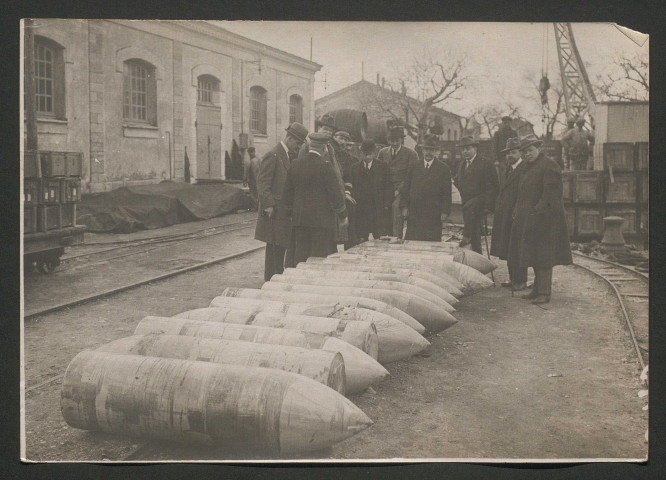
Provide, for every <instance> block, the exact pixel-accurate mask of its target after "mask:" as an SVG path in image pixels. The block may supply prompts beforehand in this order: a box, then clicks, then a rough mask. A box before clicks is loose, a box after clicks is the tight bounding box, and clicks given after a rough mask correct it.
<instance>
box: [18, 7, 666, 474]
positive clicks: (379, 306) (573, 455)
mask: <svg viewBox="0 0 666 480" xmlns="http://www.w3.org/2000/svg"><path fill="white" fill-rule="evenodd" d="M179 18H180V17H179ZM617 21H618V23H591V22H590V23H580V22H572V23H567V22H560V23H558V22H553V23H526V22H378V21H377V22H375V21H249V20H245V21H228V20H123V19H75V18H25V19H23V20H21V29H20V36H21V38H20V46H21V50H20V62H21V71H20V102H21V103H20V107H21V108H20V117H19V118H20V123H21V126H20V128H21V131H20V143H21V177H20V178H21V182H20V183H21V187H20V188H21V190H20V198H21V200H20V202H21V205H20V214H21V222H20V225H21V262H22V263H21V270H20V272H21V285H20V286H21V351H20V354H21V366H20V367H21V385H20V395H21V418H20V421H21V425H20V427H21V431H20V433H21V438H20V457H21V461H23V462H26V463H62V462H68V463H82V462H85V463H91V462H92V463H102V462H104V463H151V464H155V463H162V462H165V463H166V462H178V463H183V462H197V463H200V462H210V463H234V464H245V463H247V464H259V463H261V464H266V463H276V464H302V463H307V464H316V463H323V464H335V463H343V464H344V463H356V464H358V463H360V462H368V463H405V462H410V463H417V462H422V463H425V462H468V463H469V462H482V463H491V464H492V463H497V464H500V463H501V464H506V463H516V464H518V463H561V464H564V463H572V462H628V463H645V462H647V461H648V448H649V441H650V439H649V429H648V420H649V409H648V399H649V369H648V365H649V353H650V352H649V323H650V322H649V303H650V302H649V301H650V298H649V241H648V240H649V231H650V229H649V223H650V222H649V202H648V199H649V191H648V190H649V164H650V155H649V150H650V149H649V126H650V125H649V123H650V122H649V120H650V118H649V117H650V111H649V110H650V104H649V100H650V56H649V49H650V41H649V35H648V34H646V33H643V32H639V31H635V30H632V29H630V28H627V27H625V26H623V25H622V23H621V21H622V19H621V18H618V19H617ZM655 101H656V100H655ZM653 340H654V339H653ZM655 358H656V357H655ZM653 420H654V419H653Z"/></svg>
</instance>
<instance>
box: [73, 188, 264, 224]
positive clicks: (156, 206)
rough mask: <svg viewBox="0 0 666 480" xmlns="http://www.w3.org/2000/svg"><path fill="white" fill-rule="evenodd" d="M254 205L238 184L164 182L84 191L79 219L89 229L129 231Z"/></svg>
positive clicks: (181, 221)
mask: <svg viewBox="0 0 666 480" xmlns="http://www.w3.org/2000/svg"><path fill="white" fill-rule="evenodd" d="M249 208H251V204H250V199H249V197H248V196H247V194H246V193H244V192H243V191H242V190H241V189H240V188H239V186H236V185H227V184H223V183H213V184H206V185H190V184H188V183H174V182H162V183H159V184H156V185H140V186H134V187H121V188H117V189H115V190H112V191H110V192H104V193H93V194H88V195H84V196H83V198H82V199H81V203H79V205H78V215H77V223H79V224H82V225H86V226H87V227H88V231H89V232H116V233H130V232H135V231H137V230H144V229H153V228H162V227H167V226H169V225H174V224H176V223H183V222H191V221H194V220H205V219H208V218H213V217H219V216H222V215H225V214H227V213H232V212H235V211H237V210H245V209H249Z"/></svg>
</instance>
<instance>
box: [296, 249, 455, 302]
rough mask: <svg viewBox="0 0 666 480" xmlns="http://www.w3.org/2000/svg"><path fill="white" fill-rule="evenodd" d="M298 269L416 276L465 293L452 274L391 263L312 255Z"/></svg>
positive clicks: (448, 290) (445, 288)
mask: <svg viewBox="0 0 666 480" xmlns="http://www.w3.org/2000/svg"><path fill="white" fill-rule="evenodd" d="M296 269H315V270H326V271H347V272H361V273H379V274H389V275H390V274H395V275H406V276H410V277H416V278H418V279H422V280H424V281H427V282H432V283H434V284H435V285H437V286H438V287H440V288H443V289H444V290H446V291H447V292H449V293H450V294H451V295H454V296H456V297H461V296H462V295H463V292H462V290H460V289H461V288H465V287H464V286H463V284H462V283H460V282H459V281H458V280H456V279H455V278H453V277H452V276H450V275H446V276H443V275H435V274H433V273H430V272H425V271H423V270H418V271H413V270H409V269H406V268H399V267H391V266H389V265H385V266H380V265H369V264H358V265H355V264H352V263H349V262H339V261H337V260H336V259H334V258H331V259H328V258H320V257H310V258H309V259H308V261H307V262H301V263H299V264H298V265H296Z"/></svg>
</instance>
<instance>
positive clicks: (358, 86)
mask: <svg viewBox="0 0 666 480" xmlns="http://www.w3.org/2000/svg"><path fill="white" fill-rule="evenodd" d="M361 88H372V89H374V90H376V91H380V92H382V93H385V94H388V95H394V96H399V97H402V95H401V94H400V93H398V92H395V91H393V90H390V89H388V88H384V87H382V86H380V85H377V84H375V83H372V82H368V81H367V80H359V81H358V82H356V83H353V84H351V85H347V86H346V87H344V88H341V89H340V90H337V91H335V92H333V93H329V94H328V95H326V96H324V97H321V98H317V99H315V104H316V103H317V102H323V101H326V100H331V99H333V98H337V97H341V96H344V95H345V94H347V93H350V92H353V91H355V90H359V89H361ZM407 99H408V100H410V101H412V102H416V103H421V101H420V100H417V99H416V98H414V97H410V96H409V95H408V96H407ZM430 108H432V109H433V110H435V111H437V112H438V113H440V114H442V115H445V116H449V117H454V118H455V119H458V120H459V119H460V118H461V116H460V115H457V114H455V113H453V112H449V111H448V110H444V109H443V108H439V107H437V106H434V105H433V106H432V107H430Z"/></svg>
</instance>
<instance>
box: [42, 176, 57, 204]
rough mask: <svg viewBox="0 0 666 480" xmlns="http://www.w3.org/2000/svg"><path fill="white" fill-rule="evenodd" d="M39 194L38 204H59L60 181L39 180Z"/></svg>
mask: <svg viewBox="0 0 666 480" xmlns="http://www.w3.org/2000/svg"><path fill="white" fill-rule="evenodd" d="M39 192H40V193H39V203H40V204H43V205H55V204H58V203H60V179H58V178H41V179H40V187H39Z"/></svg>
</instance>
